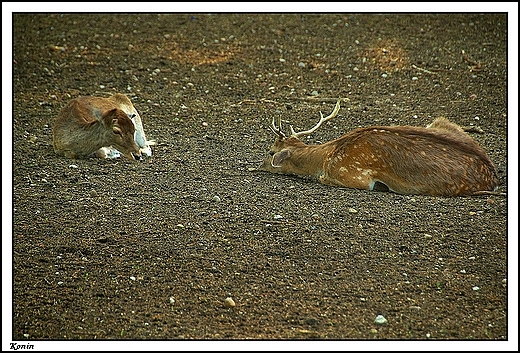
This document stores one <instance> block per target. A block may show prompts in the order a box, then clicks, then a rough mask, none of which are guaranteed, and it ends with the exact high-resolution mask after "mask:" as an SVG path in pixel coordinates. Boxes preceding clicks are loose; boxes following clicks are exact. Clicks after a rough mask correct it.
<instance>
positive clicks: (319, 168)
mask: <svg viewBox="0 0 520 353" xmlns="http://www.w3.org/2000/svg"><path fill="white" fill-rule="evenodd" d="M331 147H332V146H331V145H330V144H323V145H303V146H300V147H298V148H295V149H294V150H293V151H292V155H291V164H292V166H291V167H292V168H293V173H295V174H299V175H314V176H316V177H319V176H320V175H321V174H323V162H324V161H325V158H326V157H327V155H328V154H329V151H330V149H331Z"/></svg>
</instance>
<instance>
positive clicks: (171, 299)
mask: <svg viewBox="0 0 520 353" xmlns="http://www.w3.org/2000/svg"><path fill="white" fill-rule="evenodd" d="M170 304H171V305H173V304H175V298H174V297H170Z"/></svg>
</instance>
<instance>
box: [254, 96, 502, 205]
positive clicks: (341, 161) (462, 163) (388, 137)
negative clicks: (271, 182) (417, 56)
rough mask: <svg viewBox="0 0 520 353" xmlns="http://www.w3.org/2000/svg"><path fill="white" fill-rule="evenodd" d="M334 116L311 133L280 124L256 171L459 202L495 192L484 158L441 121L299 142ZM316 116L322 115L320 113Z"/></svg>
mask: <svg viewBox="0 0 520 353" xmlns="http://www.w3.org/2000/svg"><path fill="white" fill-rule="evenodd" d="M340 102H341V100H339V101H338V102H337V103H336V107H335V108H334V111H333V112H332V113H331V114H330V115H329V116H327V117H323V115H321V119H320V121H319V122H318V124H317V125H316V126H314V127H313V128H312V129H310V130H307V131H302V132H298V133H297V132H295V131H294V129H293V127H292V126H291V127H290V128H291V135H290V136H286V135H285V134H284V133H283V132H282V131H281V122H280V120H279V121H278V126H275V122H274V118H273V122H272V124H271V125H272V126H271V127H270V128H271V130H272V131H273V132H274V133H275V134H276V135H277V137H276V140H275V142H274V144H273V146H272V147H271V151H270V156H268V157H267V158H266V159H265V160H264V161H263V163H262V165H261V166H260V168H259V169H260V170H264V171H268V172H273V173H281V174H295V175H311V176H315V177H316V178H318V180H319V181H320V182H321V183H323V184H327V185H336V186H343V187H348V188H355V189H364V190H378V191H393V192H395V193H399V194H422V195H432V196H462V195H472V194H478V193H479V192H484V191H491V190H494V189H495V188H496V187H497V185H498V177H497V173H496V170H495V167H494V165H493V163H492V162H491V161H490V159H489V157H488V156H487V154H486V152H485V151H484V150H483V149H482V148H481V147H480V146H479V145H478V144H477V143H476V142H475V141H474V140H473V139H472V138H471V137H470V136H469V135H468V134H466V133H465V132H464V131H463V129H462V128H461V127H460V126H458V125H456V124H454V123H452V122H450V121H448V120H447V119H445V118H438V119H436V120H435V121H434V122H433V123H432V124H430V125H429V126H428V127H426V128H425V127H415V126H370V127H364V128H358V129H355V130H353V131H351V132H349V133H347V134H345V135H343V136H342V137H340V138H338V139H336V140H333V141H329V142H327V143H324V144H321V145H307V144H305V143H303V142H302V141H301V140H300V137H302V136H304V135H307V134H310V133H312V132H314V131H315V130H316V129H318V128H319V127H320V126H321V124H323V123H324V122H325V121H327V120H329V119H332V118H333V117H335V116H336V115H337V114H338V112H339V109H340ZM320 114H321V113H320Z"/></svg>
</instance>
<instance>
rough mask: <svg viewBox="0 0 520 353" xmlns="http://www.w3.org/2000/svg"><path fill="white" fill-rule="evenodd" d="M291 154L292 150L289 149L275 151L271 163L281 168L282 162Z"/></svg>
mask: <svg viewBox="0 0 520 353" xmlns="http://www.w3.org/2000/svg"><path fill="white" fill-rule="evenodd" d="M290 155H291V151H289V150H283V151H280V152H277V153H275V154H274V156H273V160H272V161H271V165H272V166H273V167H277V168H280V167H281V166H282V163H283V162H284V161H285V160H286V159H287V158H289V156H290Z"/></svg>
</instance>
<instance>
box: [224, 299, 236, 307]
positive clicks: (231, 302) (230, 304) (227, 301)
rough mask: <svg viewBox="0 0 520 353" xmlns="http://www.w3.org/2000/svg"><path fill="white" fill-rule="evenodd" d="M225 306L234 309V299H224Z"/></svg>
mask: <svg viewBox="0 0 520 353" xmlns="http://www.w3.org/2000/svg"><path fill="white" fill-rule="evenodd" d="M224 306H225V307H226V308H232V307H234V306H235V301H234V300H233V298H231V297H227V298H226V299H224Z"/></svg>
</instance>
